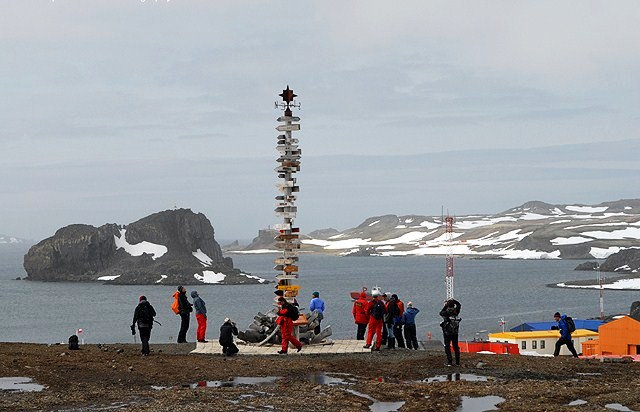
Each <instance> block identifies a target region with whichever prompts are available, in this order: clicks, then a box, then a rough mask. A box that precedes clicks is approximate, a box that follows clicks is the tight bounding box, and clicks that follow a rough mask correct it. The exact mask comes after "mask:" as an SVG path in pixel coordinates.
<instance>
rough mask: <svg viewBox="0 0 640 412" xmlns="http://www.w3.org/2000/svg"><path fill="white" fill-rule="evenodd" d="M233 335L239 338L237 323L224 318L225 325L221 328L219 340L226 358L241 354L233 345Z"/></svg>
mask: <svg viewBox="0 0 640 412" xmlns="http://www.w3.org/2000/svg"><path fill="white" fill-rule="evenodd" d="M233 335H236V336H238V328H236V323H235V322H233V321H231V319H229V318H224V323H223V324H222V326H220V338H219V339H218V342H219V343H220V346H222V353H223V354H224V356H233V355H235V354H236V353H238V352H240V349H238V347H237V346H236V344H235V343H233Z"/></svg>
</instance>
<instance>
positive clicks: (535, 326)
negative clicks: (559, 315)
mask: <svg viewBox="0 0 640 412" xmlns="http://www.w3.org/2000/svg"><path fill="white" fill-rule="evenodd" d="M573 323H575V324H576V329H588V330H592V331H594V332H597V331H598V328H599V327H600V326H602V325H603V324H604V322H603V321H601V320H598V319H574V320H573ZM557 325H558V323H557V322H554V321H551V322H525V323H521V324H520V325H518V326H514V327H513V328H511V329H510V330H511V332H525V331H531V330H550V329H551V327H552V326H557Z"/></svg>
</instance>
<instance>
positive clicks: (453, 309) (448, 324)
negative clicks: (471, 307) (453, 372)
mask: <svg viewBox="0 0 640 412" xmlns="http://www.w3.org/2000/svg"><path fill="white" fill-rule="evenodd" d="M461 308H462V305H461V304H460V302H458V301H457V300H455V299H453V298H451V299H449V300H445V301H444V307H443V308H442V310H441V311H440V316H442V319H443V321H442V323H440V327H442V333H443V335H444V352H445V354H446V355H447V366H452V365H453V359H452V357H451V345H453V350H454V351H455V354H456V366H460V346H459V345H458V332H459V329H460V321H461V320H462V319H460V318H459V317H458V315H459V314H460V309H461Z"/></svg>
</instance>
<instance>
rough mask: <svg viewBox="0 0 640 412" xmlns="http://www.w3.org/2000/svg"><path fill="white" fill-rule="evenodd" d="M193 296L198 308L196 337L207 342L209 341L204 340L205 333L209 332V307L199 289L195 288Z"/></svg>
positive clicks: (194, 305) (195, 305) (199, 340)
mask: <svg viewBox="0 0 640 412" xmlns="http://www.w3.org/2000/svg"><path fill="white" fill-rule="evenodd" d="M191 298H192V299H193V307H194V308H196V321H197V322H198V329H196V339H197V340H198V342H203V343H207V341H206V340H204V336H205V333H206V332H207V307H206V305H205V303H204V300H202V298H201V297H200V295H198V292H197V291H195V290H194V291H192V292H191Z"/></svg>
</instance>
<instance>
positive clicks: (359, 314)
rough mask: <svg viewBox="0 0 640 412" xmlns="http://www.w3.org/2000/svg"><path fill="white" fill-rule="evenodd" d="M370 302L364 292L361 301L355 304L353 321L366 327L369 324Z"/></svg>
mask: <svg viewBox="0 0 640 412" xmlns="http://www.w3.org/2000/svg"><path fill="white" fill-rule="evenodd" d="M368 309H369V302H367V294H366V293H364V292H362V293H361V294H360V299H358V300H356V301H355V302H353V310H352V311H351V313H353V319H354V320H355V321H356V323H357V324H359V325H366V324H367V323H369V311H368Z"/></svg>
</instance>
